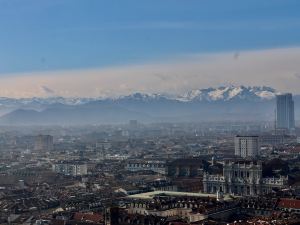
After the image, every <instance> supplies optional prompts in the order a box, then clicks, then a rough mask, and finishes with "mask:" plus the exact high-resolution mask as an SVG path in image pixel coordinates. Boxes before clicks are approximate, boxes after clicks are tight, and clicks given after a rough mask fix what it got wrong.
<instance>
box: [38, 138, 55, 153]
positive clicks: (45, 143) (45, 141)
mask: <svg viewBox="0 0 300 225" xmlns="http://www.w3.org/2000/svg"><path fill="white" fill-rule="evenodd" d="M34 150H36V151H52V150H53V136H51V135H38V136H36V137H35V143H34Z"/></svg>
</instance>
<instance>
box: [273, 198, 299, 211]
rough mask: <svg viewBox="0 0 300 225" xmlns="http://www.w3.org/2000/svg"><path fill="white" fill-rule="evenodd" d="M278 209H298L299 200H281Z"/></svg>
mask: <svg viewBox="0 0 300 225" xmlns="http://www.w3.org/2000/svg"><path fill="white" fill-rule="evenodd" d="M278 207H280V208H291V209H300V200H297V199H288V198H281V199H280V200H279V203H278Z"/></svg>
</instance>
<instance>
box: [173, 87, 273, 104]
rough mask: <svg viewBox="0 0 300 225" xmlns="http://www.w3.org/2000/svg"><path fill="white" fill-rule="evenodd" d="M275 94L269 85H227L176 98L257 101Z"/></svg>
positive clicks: (187, 99) (196, 91) (185, 99)
mask: <svg viewBox="0 0 300 225" xmlns="http://www.w3.org/2000/svg"><path fill="white" fill-rule="evenodd" d="M276 94H277V92H276V90H274V89H273V88H270V87H245V86H229V87H219V88H207V89H200V90H192V91H189V92H187V93H185V94H183V95H181V96H179V97H178V98H177V99H178V100H180V101H229V100H234V99H241V100H250V101H259V100H269V99H272V98H274V97H275V96H276Z"/></svg>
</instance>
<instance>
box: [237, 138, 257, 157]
mask: <svg viewBox="0 0 300 225" xmlns="http://www.w3.org/2000/svg"><path fill="white" fill-rule="evenodd" d="M234 145H235V155H237V156H241V157H243V158H246V157H256V156H258V154H259V150H260V138H259V136H239V135H238V136H236V137H235V138H234Z"/></svg>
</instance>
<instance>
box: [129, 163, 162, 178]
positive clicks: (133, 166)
mask: <svg viewBox="0 0 300 225" xmlns="http://www.w3.org/2000/svg"><path fill="white" fill-rule="evenodd" d="M125 168H126V170H128V171H131V172H137V171H153V172H155V173H159V174H163V175H165V174H166V172H167V171H166V170H167V168H166V162H165V161H163V160H130V161H128V162H127V165H126V167H125Z"/></svg>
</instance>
